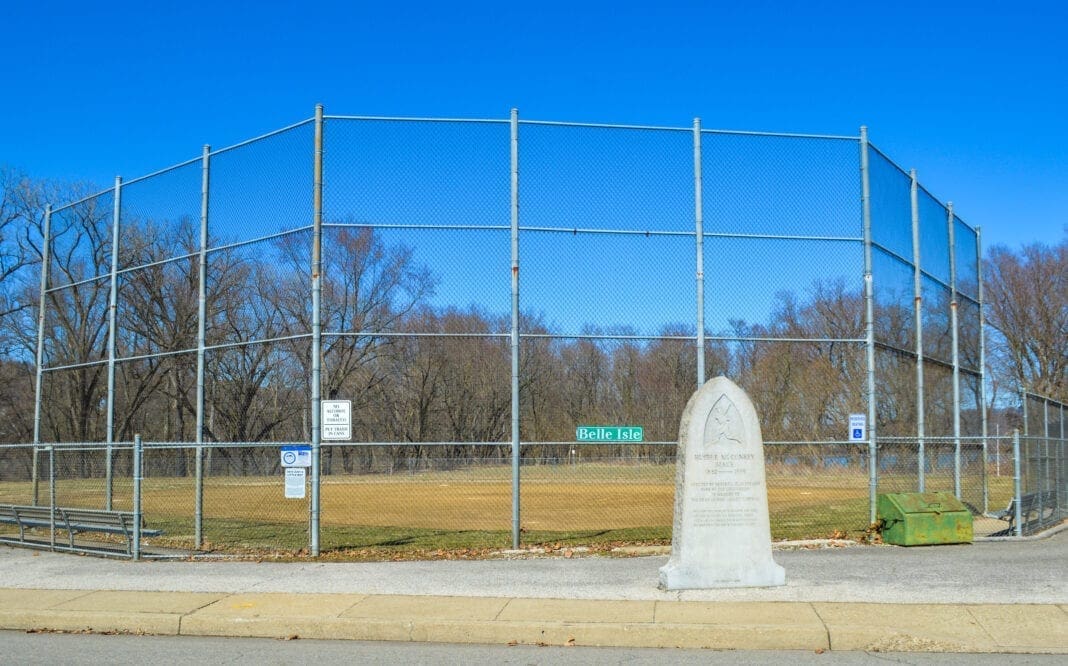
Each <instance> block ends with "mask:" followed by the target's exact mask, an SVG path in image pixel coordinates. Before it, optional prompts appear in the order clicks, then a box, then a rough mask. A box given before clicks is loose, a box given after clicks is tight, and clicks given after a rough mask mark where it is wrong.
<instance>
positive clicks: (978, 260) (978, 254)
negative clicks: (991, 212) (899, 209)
mask: <svg viewBox="0 0 1068 666" xmlns="http://www.w3.org/2000/svg"><path fill="white" fill-rule="evenodd" d="M975 272H976V278H977V282H978V290H979V294H978V296H979V403H980V405H979V414H980V419H981V421H982V429H983V513H987V512H988V511H990V483H989V479H988V478H987V473H986V458H987V455H989V452H988V450H987V441H986V438H987V435H988V434H989V432H988V424H987V404H986V332H985V331H984V330H983V329H984V328H985V327H986V317H985V315H984V314H983V308H984V305H983V303H984V301H983V232H982V229H981V228H979V227H976V229H975ZM995 446H997V447H998V448H999V450H1000V446H1001V442H1000V441H999V442H997V443H996V444H995Z"/></svg>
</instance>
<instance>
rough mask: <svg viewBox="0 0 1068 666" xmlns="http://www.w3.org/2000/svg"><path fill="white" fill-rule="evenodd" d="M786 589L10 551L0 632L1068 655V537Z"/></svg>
mask: <svg viewBox="0 0 1068 666" xmlns="http://www.w3.org/2000/svg"><path fill="white" fill-rule="evenodd" d="M775 558H776V560H777V561H778V562H779V563H780V564H782V565H783V566H784V567H785V568H786V574H787V585H785V586H783V587H780V588H767V589H729V590H694V591H686V592H664V591H662V590H658V589H657V588H656V571H657V569H658V568H659V567H660V566H662V565H663V563H664V562H665V561H666V558H665V557H663V556H658V557H633V558H604V557H585V558H574V559H567V558H533V559H520V560H506V561H500V560H488V561H487V560H482V561H450V562H396V563H391V562H375V563H319V562H299V563H254V562H126V561H113V560H100V559H95V558H87V557H77V556H71V555H61V554H52V553H40V552H33V551H26V550H21V549H13V548H6V547H0V585H2V589H0V628H6V629H21V630H33V629H37V630H46V629H47V630H56V631H94V632H129V633H148V634H169V635H203V636H209V635H210V636H257V637H274V638H292V637H300V638H331V639H361V640H394V641H435V642H464V643H488V644H508V643H522V644H539V643H540V644H549V645H569V644H574V645H599V646H618V647H689V648H715V649H747V650H755V649H780V650H784V649H801V650H879V651H893V652H898V651H937V652H950V651H952V652H1047V653H1059V654H1068V533H1061V534H1059V535H1056V536H1053V537H1051V538H1048V539H1043V540H1041V541H1031V542H1002V543H977V544H974V545H970V546H946V547H937V548H911V549H904V548H894V547H865V546H856V547H849V548H824V549H811V550H809V549H792V550H786V551H782V550H780V551H777V552H776V553H775Z"/></svg>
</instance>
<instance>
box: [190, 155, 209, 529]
mask: <svg viewBox="0 0 1068 666" xmlns="http://www.w3.org/2000/svg"><path fill="white" fill-rule="evenodd" d="M200 160H201V162H200V164H201V166H200V257H199V278H198V284H197V432H196V445H197V450H196V481H195V484H196V487H195V489H194V491H193V494H194V498H193V504H194V506H193V513H194V518H193V541H194V545H193V547H194V548H196V549H197V550H200V549H201V548H202V547H203V545H204V346H205V345H206V344H207V329H208V322H207V314H208V295H207V293H208V292H207V280H208V200H209V199H208V198H209V194H210V191H211V146H208V145H205V146H204V149H203V152H202V153H201V158H200Z"/></svg>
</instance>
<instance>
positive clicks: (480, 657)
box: [0, 631, 1064, 666]
mask: <svg viewBox="0 0 1068 666" xmlns="http://www.w3.org/2000/svg"><path fill="white" fill-rule="evenodd" d="M0 645H3V648H2V649H0V664H12V665H15V664H18V665H19V666H36V665H41V666H46V665H47V666H52V665H53V664H102V665H107V666H112V665H118V664H131V665H137V666H156V665H159V666H170V665H171V664H188V663H192V664H254V665H256V666H267V665H271V664H308V663H314V664H319V665H322V666H326V665H328V664H353V663H361V664H407V665H409V666H414V665H416V664H502V665H506V664H589V665H591V666H599V665H601V664H605V665H607V664H629V665H633V666H643V665H648V666H660V665H661V664H664V663H671V664H681V665H685V664H712V665H715V664H731V665H741V666H748V665H754V664H781V663H788V664H821V665H827V664H872V663H880V662H884V663H893V664H936V665H939V664H944V665H947V666H954V665H959V666H966V665H967V666H970V665H973V664H978V665H981V664H989V665H991V666H994V665H995V664H999V665H1000V664H1051V665H1052V664H1063V663H1064V655H1036V654H952V653H948V654H944V653H916V652H909V653H903V652H836V651H830V652H823V653H818V654H817V653H815V652H800V651H796V650H795V651H777V652H766V651H760V650H730V651H713V650H679V649H649V648H591V647H571V648H568V647H535V646H529V645H516V646H505V645H452V644H441V643H370V642H363V641H312V640H294V641H280V640H276V639H265V638H211V637H199V636H101V635H96V634H47V633H45V634H26V633H20V632H13V631H0Z"/></svg>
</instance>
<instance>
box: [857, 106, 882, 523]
mask: <svg viewBox="0 0 1068 666" xmlns="http://www.w3.org/2000/svg"><path fill="white" fill-rule="evenodd" d="M860 186H861V213H862V216H863V221H864V329H865V338H866V345H867V354H866V356H867V363H868V369H867V390H868V504H869V513H870V522H872V523H874V522H875V503H876V493H877V489H878V474H879V472H878V470H879V468H878V464H877V462H876V459H875V456H876V450H877V445H876V429H875V303H874V300H875V291H874V285H873V279H872V239H871V183H870V176H869V173H868V128H867V127H864V126H862V127H861V128H860Z"/></svg>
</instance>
